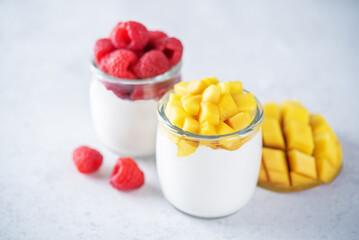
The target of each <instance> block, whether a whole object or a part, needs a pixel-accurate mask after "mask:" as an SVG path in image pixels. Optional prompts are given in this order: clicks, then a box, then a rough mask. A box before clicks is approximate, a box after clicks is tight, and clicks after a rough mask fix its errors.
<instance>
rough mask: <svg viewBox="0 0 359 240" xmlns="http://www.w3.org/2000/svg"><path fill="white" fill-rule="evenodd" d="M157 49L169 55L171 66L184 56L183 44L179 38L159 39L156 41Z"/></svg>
mask: <svg viewBox="0 0 359 240" xmlns="http://www.w3.org/2000/svg"><path fill="white" fill-rule="evenodd" d="M155 49H157V50H159V51H161V52H163V53H164V54H165V55H166V56H167V58H168V60H169V62H170V66H171V67H172V66H174V65H176V64H177V63H178V62H179V61H180V60H181V58H182V52H183V46H182V43H181V41H180V40H178V39H177V38H162V39H159V40H157V41H156V42H155Z"/></svg>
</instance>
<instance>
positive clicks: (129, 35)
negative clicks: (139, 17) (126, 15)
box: [110, 21, 149, 50]
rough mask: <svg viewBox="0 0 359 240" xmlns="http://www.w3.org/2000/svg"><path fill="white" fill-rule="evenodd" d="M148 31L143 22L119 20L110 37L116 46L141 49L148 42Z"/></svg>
mask: <svg viewBox="0 0 359 240" xmlns="http://www.w3.org/2000/svg"><path fill="white" fill-rule="evenodd" d="M148 38H149V36H148V31H147V28H146V27H145V26H143V25H142V24H141V23H138V22H134V21H128V22H119V23H118V24H117V25H116V26H115V27H114V29H113V30H112V32H111V34H110V39H111V40H112V43H113V45H115V47H116V48H128V49H130V50H141V49H143V48H144V47H145V46H146V44H147V42H148Z"/></svg>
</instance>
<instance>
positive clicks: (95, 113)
mask: <svg viewBox="0 0 359 240" xmlns="http://www.w3.org/2000/svg"><path fill="white" fill-rule="evenodd" d="M90 101H91V111H92V119H93V123H94V125H95V131H96V134H97V136H98V137H99V139H100V140H101V141H102V142H103V143H104V144H105V145H106V146H108V147H109V148H111V149H112V150H114V151H116V152H118V153H121V154H124V155H128V156H134V157H135V156H145V155H152V154H154V153H155V143H156V126H157V115H156V106H157V101H155V100H138V101H129V100H123V99H121V98H118V97H117V96H116V95H115V94H114V93H113V92H112V91H109V90H107V89H106V88H105V86H104V85H103V84H102V83H101V82H99V81H97V80H93V81H92V83H91V86H90Z"/></svg>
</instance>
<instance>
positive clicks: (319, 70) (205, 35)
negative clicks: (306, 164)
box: [0, 0, 359, 239]
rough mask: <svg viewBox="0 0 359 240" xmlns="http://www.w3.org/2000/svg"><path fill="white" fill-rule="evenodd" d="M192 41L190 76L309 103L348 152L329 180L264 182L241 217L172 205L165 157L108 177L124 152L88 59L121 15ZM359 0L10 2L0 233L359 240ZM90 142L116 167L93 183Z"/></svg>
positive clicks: (4, 13) (0, 13)
mask: <svg viewBox="0 0 359 240" xmlns="http://www.w3.org/2000/svg"><path fill="white" fill-rule="evenodd" d="M129 19H133V20H138V21H141V22H143V23H145V25H146V26H147V27H148V28H150V29H161V30H163V31H165V32H167V33H168V34H169V35H171V36H176V37H178V38H180V39H181V40H182V42H183V44H184V47H185V52H184V66H183V77H184V79H185V80H191V79H193V78H200V77H205V76H214V75H215V76H217V77H219V78H220V79H221V80H225V81H228V80H241V81H243V84H244V86H245V87H246V88H247V89H249V90H251V91H253V92H254V93H255V94H256V95H257V96H259V98H260V99H261V100H262V101H263V102H264V101H268V100H277V101H282V100H284V99H298V100H300V101H302V103H303V104H304V105H305V106H306V107H307V108H309V109H310V110H311V111H312V112H320V113H322V114H323V115H324V116H325V117H326V118H327V120H328V121H329V123H330V124H331V126H332V127H333V129H334V130H335V132H336V133H337V134H338V136H339V139H340V141H341V142H342V144H343V151H344V168H343V170H342V172H341V174H340V176H339V177H338V178H337V179H336V180H335V181H334V182H333V183H332V184H330V185H328V186H326V185H323V186H320V187H317V188H314V189H311V190H308V191H304V192H299V193H291V194H280V193H274V192H269V191H267V190H263V189H260V188H258V189H257V190H256V192H255V194H254V196H253V199H252V200H251V202H250V203H249V204H248V205H247V206H246V207H245V208H243V209H242V210H241V211H239V212H238V213H236V214H234V215H232V216H230V217H227V218H222V219H217V220H203V219H197V218H193V217H189V216H187V215H184V214H182V213H180V212H178V211H177V210H175V209H174V208H173V207H172V206H171V205H169V204H168V202H167V201H166V200H165V199H164V197H163V195H162V193H161V189H160V186H159V183H158V178H157V175H156V168H155V161H154V159H137V161H138V163H139V165H140V167H141V168H142V169H143V171H144V172H145V175H146V184H145V185H144V186H143V187H142V188H141V189H139V190H136V191H132V192H125V193H123V192H118V191H116V190H114V189H113V188H112V187H111V186H110V185H109V183H108V181H109V175H110V172H111V169H112V166H113V164H114V162H115V160H116V158H117V157H118V156H117V155H115V154H113V153H111V152H110V151H108V150H107V149H106V148H104V147H103V146H102V145H101V144H100V142H99V141H98V140H97V138H96V136H95V133H94V130H93V127H92V123H91V119H90V109H89V100H88V87H89V81H90V78H91V73H90V70H89V59H90V54H91V51H92V47H93V44H94V41H95V40H96V39H97V38H100V37H104V36H107V35H108V33H109V31H110V30H111V28H112V27H113V26H114V25H115V24H116V22H117V21H119V20H129ZM358 24H359V2H358V1H260V2H258V1H248V2H238V1H207V2H204V1H203V2H202V1H184V0H181V1H176V2H173V1H118V0H117V1H97V2H95V1H57V2H50V1H43V2H40V1H32V2H30V1H10V0H9V1H4V0H2V1H0V110H1V111H0V121H1V122H0V239H358V238H359V230H358V226H359V225H358V222H359V193H358V190H359V187H358V186H359V177H358V173H359V167H358V161H359V159H358V158H359V143H358V141H359V131H358V119H359V114H358V110H359V108H358V92H357V91H358V88H359V79H358V78H359V46H358V45H359V44H358V43H359V27H358ZM80 144H88V145H90V146H93V147H96V148H98V149H100V150H101V151H102V152H103V153H104V155H105V161H104V164H103V166H102V167H101V169H100V171H99V172H98V173H96V174H94V175H92V176H84V175H81V174H78V173H77V171H76V170H75V167H74V165H73V163H72V160H71V152H72V150H73V149H74V148H75V147H77V146H78V145H80Z"/></svg>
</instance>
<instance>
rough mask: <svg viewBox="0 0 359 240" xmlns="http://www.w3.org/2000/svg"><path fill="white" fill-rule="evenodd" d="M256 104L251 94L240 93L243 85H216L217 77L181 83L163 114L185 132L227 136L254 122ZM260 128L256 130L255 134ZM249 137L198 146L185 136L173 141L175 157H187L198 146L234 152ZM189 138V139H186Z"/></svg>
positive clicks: (230, 83) (218, 83)
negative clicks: (175, 146) (176, 148)
mask: <svg viewBox="0 0 359 240" xmlns="http://www.w3.org/2000/svg"><path fill="white" fill-rule="evenodd" d="M256 109H257V106H256V100H255V98H254V96H253V94H251V93H243V86H242V82H240V81H232V82H219V81H218V79H217V78H216V77H211V78H203V79H196V80H193V81H190V82H180V83H177V84H176V85H175V86H174V92H173V93H170V94H169V97H168V101H167V104H166V106H165V114H166V116H167V118H168V120H169V121H170V122H171V124H173V125H175V126H177V127H179V128H181V129H182V130H184V131H187V132H191V133H194V134H200V135H210V136H211V135H228V134H231V133H234V132H236V131H239V130H241V129H243V128H245V127H247V126H248V125H250V123H251V122H252V121H253V117H254V115H255V110H256ZM259 129H260V128H259V127H258V130H259ZM249 135H250V136H248V137H247V136H245V137H243V139H241V136H239V135H234V136H223V137H219V138H218V139H217V140H216V142H214V143H213V142H211V141H205V140H201V142H200V143H199V142H198V144H192V143H186V141H189V142H191V141H190V140H188V139H186V136H184V135H183V136H179V137H180V139H176V138H171V139H172V140H176V141H173V142H176V144H177V146H178V156H188V155H189V154H191V153H193V152H195V150H194V149H195V148H197V147H198V146H205V147H211V148H212V149H226V150H230V151H234V150H236V149H238V148H239V147H241V146H242V145H243V144H244V143H245V142H246V141H248V140H249V137H251V136H253V134H249ZM187 137H188V136H187Z"/></svg>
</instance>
